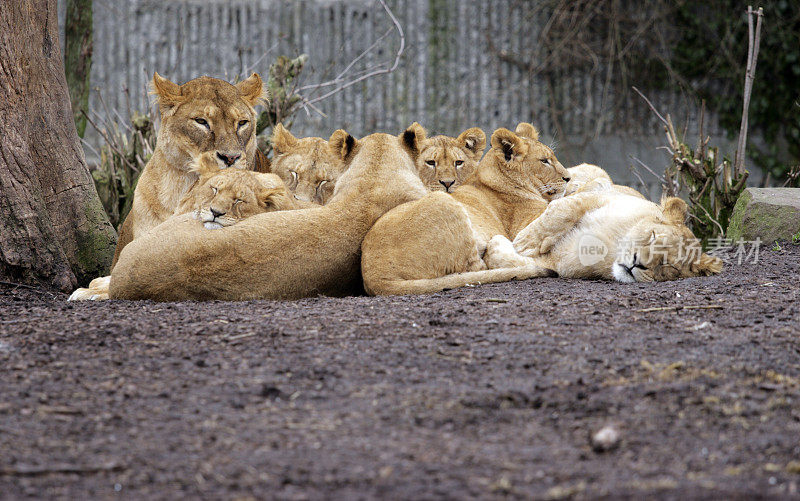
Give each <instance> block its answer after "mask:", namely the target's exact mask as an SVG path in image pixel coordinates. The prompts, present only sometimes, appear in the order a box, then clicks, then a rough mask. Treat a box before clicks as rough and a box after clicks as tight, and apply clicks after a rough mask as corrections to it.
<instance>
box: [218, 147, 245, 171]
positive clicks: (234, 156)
mask: <svg viewBox="0 0 800 501" xmlns="http://www.w3.org/2000/svg"><path fill="white" fill-rule="evenodd" d="M241 157H242V154H241V153H222V152H221V151H218V152H217V158H219V159H220V160H222V161H223V162H225V165H227V166H228V167H230V166H231V165H233V164H235V163H236V161H237V160H239V159H240V158H241Z"/></svg>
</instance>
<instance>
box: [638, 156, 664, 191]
mask: <svg viewBox="0 0 800 501" xmlns="http://www.w3.org/2000/svg"><path fill="white" fill-rule="evenodd" d="M630 158H631V159H632V160H633V161H634V162H636V163H637V164H639V165H641V166H642V167H644V169H645V170H646V171H647V172H649V173H650V174H652V175H654V176H655V177H656V178H657V179H658V180H659V181H661V182H662V183H664V184H666V183H667V180H666V179H664V176H661V175H659V174H658V173H656V171H654V170H653V169H651V168H650V167H648V166H647V165H646V164H645V163H644V162H642V161H641V160H639V159H638V158H636V157H634V156H631V157H630Z"/></svg>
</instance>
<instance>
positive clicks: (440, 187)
mask: <svg viewBox="0 0 800 501" xmlns="http://www.w3.org/2000/svg"><path fill="white" fill-rule="evenodd" d="M484 148H486V134H485V133H484V132H483V131H482V130H481V129H479V128H478V127H473V128H471V129H467V130H465V131H464V132H462V133H461V134H460V135H459V136H458V137H449V136H434V137H431V138H427V139H426V140H425V142H424V144H423V146H422V151H421V152H420V155H419V157H417V161H416V165H417V172H418V173H419V178H420V179H421V180H422V182H423V184H425V187H427V188H428V189H429V190H431V191H446V192H452V191H453V190H454V189H456V188H457V187H459V186H460V185H462V184H464V181H466V180H467V178H468V177H469V176H470V174H472V173H473V172H475V168H476V167H477V166H478V162H480V160H481V156H482V155H483V150H484Z"/></svg>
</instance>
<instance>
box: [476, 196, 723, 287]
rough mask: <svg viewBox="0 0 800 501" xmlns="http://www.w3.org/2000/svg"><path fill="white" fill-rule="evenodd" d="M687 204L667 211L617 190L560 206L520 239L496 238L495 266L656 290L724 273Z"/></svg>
mask: <svg viewBox="0 0 800 501" xmlns="http://www.w3.org/2000/svg"><path fill="white" fill-rule="evenodd" d="M686 216H687V208H686V202H684V201H683V200H681V199H679V198H667V199H665V200H664V202H663V203H662V204H661V205H658V204H655V203H653V202H650V201H648V200H644V199H642V198H638V197H634V196H630V195H625V194H622V193H618V192H615V191H613V190H608V191H602V192H586V193H576V194H574V195H570V196H567V197H564V198H562V199H560V200H554V201H553V202H551V203H550V205H549V206H548V207H547V210H545V212H544V214H542V215H541V216H540V217H539V218H538V219H536V220H535V221H533V222H532V223H531V224H530V225H528V226H527V227H526V228H525V229H524V230H522V231H521V232H520V233H519V234H518V235H517V237H516V238H515V239H514V242H513V246H512V243H511V242H510V241H509V240H508V239H504V238H501V237H495V238H493V239H492V241H491V242H490V243H489V246H488V248H487V251H486V258H485V259H486V260H487V262H489V263H491V264H490V266H523V265H526V264H527V265H539V266H543V267H545V268H549V269H551V270H554V271H556V272H557V273H558V275H559V276H561V277H567V278H600V279H607V280H616V281H618V282H653V281H664V280H676V279H678V278H687V277H696V276H708V275H713V274H716V273H719V272H720V270H721V269H722V261H721V260H720V259H719V258H716V257H710V256H708V255H706V254H703V253H702V250H701V247H700V242H699V241H698V240H697V238H695V236H694V234H692V231H691V230H690V229H689V228H688V227H686V225H685V223H684V222H685V220H686Z"/></svg>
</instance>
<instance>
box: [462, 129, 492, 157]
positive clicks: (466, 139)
mask: <svg viewBox="0 0 800 501" xmlns="http://www.w3.org/2000/svg"><path fill="white" fill-rule="evenodd" d="M456 141H458V144H460V145H463V147H464V148H466V149H467V151H468V152H469V156H470V157H471V158H472V159H473V160H480V158H481V155H482V154H483V150H484V149H485V148H486V133H485V132H483V131H482V130H481V129H479V128H478V127H473V128H471V129H467V130H465V131H464V132H462V133H461V134H460V135H459V136H458V138H456Z"/></svg>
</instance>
